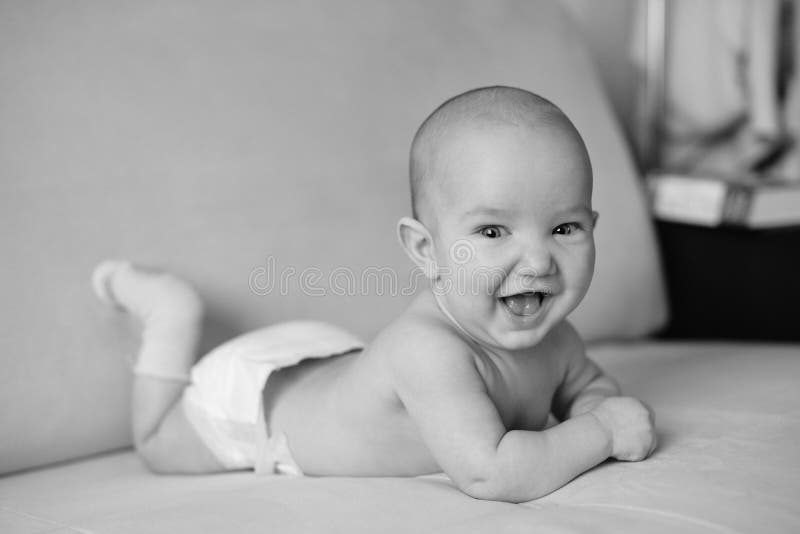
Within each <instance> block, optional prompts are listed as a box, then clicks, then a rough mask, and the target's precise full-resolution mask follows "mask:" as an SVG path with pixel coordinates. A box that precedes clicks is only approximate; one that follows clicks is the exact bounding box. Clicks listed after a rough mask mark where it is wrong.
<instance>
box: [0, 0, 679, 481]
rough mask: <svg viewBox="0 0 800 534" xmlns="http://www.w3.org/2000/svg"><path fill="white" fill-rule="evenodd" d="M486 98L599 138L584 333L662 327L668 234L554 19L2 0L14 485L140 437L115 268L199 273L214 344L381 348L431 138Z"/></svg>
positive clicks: (402, 280) (445, 7) (8, 409)
mask: <svg viewBox="0 0 800 534" xmlns="http://www.w3.org/2000/svg"><path fill="white" fill-rule="evenodd" d="M491 84H506V85H515V86H521V87H526V88H530V89H532V90H534V91H536V92H539V93H541V94H543V95H545V96H547V97H549V98H551V99H553V100H554V101H555V102H556V103H558V104H559V105H561V106H562V107H563V108H564V109H565V111H566V112H567V113H568V114H569V115H570V116H571V117H572V118H573V120H574V122H575V123H576V124H577V126H578V128H579V129H580V130H581V131H582V132H583V134H584V136H585V138H586V142H587V144H588V147H589V152H590V154H591V157H592V160H593V164H594V170H595V176H596V188H595V191H596V193H595V201H596V205H597V207H598V209H599V211H600V212H601V222H600V227H599V230H598V234H597V240H598V260H597V271H596V279H595V282H594V285H593V287H592V289H591V291H590V294H589V295H588V297H587V298H586V300H585V303H584V304H583V305H582V306H581V307H580V309H579V310H577V311H576V312H575V314H574V320H575V323H576V324H577V325H578V328H579V329H580V330H581V332H582V333H583V334H584V335H585V336H587V337H588V338H590V339H597V338H608V337H618V338H619V337H636V336H640V335H643V334H646V333H648V332H650V331H651V330H652V329H653V328H654V327H656V326H657V325H659V324H660V323H661V322H662V320H663V318H664V313H665V307H664V299H663V295H662V289H661V278H660V274H659V270H658V263H657V258H656V254H655V246H654V243H653V237H652V231H651V227H650V224H649V222H648V221H647V219H646V214H645V208H644V204H643V202H642V197H641V194H640V191H639V188H638V183H637V177H636V175H635V173H634V169H633V166H632V165H631V160H630V158H629V155H628V152H627V150H626V148H625V146H624V145H623V142H622V139H621V135H620V131H619V128H618V126H617V124H616V123H615V121H614V119H613V118H612V116H611V114H610V111H609V106H608V104H607V102H606V99H605V98H604V96H603V94H602V91H601V88H600V87H599V84H598V81H597V78H596V76H595V73H594V70H593V67H592V65H591V63H590V61H589V59H588V56H587V52H586V50H585V49H584V47H583V45H582V44H581V42H580V39H579V38H578V36H577V35H576V30H575V28H574V27H573V25H572V23H571V21H570V20H568V19H567V18H566V17H565V16H564V14H563V12H562V10H561V8H560V6H559V4H557V3H553V2H549V1H546V0H539V1H528V0H503V1H495V2H483V1H480V0H470V1H463V0H458V1H457V0H447V1H442V2H436V3H430V2H426V1H423V0H418V1H409V2H390V1H378V2H376V1H365V0H341V1H337V2H335V3H332V2H325V1H311V2H290V1H277V0H276V1H272V2H233V3H230V2H217V1H212V0H200V1H195V0H193V1H188V0H169V1H163V0H142V1H139V2H131V3H118V2H114V3H108V2H101V1H98V0H78V1H76V2H71V3H70V4H69V6H67V5H61V4H59V3H39V2H5V3H2V4H1V5H0V93H2V95H3V105H2V106H0V176H2V177H3V178H2V180H1V181H0V239H1V240H2V243H3V253H4V254H3V256H4V258H3V261H2V262H0V294H1V295H2V297H3V302H4V303H6V306H8V308H7V309H8V312H7V313H6V314H5V315H4V321H3V322H2V324H1V325H0V354H2V356H1V357H2V370H3V372H2V373H0V406H2V410H3V417H2V421H3V434H4V439H2V440H0V472H4V471H10V470H15V469H20V468H24V467H28V466H32V465H37V464H41V463H45V462H52V461H56V460H61V459H64V458H70V457H74V456H79V455H83V454H89V453H93V452H97V451H103V450H109V449H113V448H115V447H121V446H125V445H127V444H129V443H130V436H129V431H128V416H127V411H128V388H129V376H128V370H127V366H126V364H125V362H124V357H123V356H125V355H127V356H130V355H131V354H132V353H134V351H135V348H136V332H137V325H136V324H134V323H133V322H131V321H129V319H127V318H126V317H123V316H121V315H119V314H117V313H115V312H114V311H113V310H110V309H107V308H104V307H103V306H101V305H100V304H99V303H98V302H96V301H95V300H94V298H93V297H92V294H91V292H90V290H89V285H88V276H89V273H90V271H91V269H92V267H93V265H94V264H95V263H97V262H98V261H99V260H101V259H103V258H106V257H124V258H132V259H134V260H135V261H138V262H142V263H146V264H154V265H160V266H163V267H166V268H169V269H172V270H174V271H176V272H178V273H179V274H181V275H183V276H185V277H187V278H188V279H189V280H191V281H192V282H194V283H195V284H196V285H197V286H198V287H199V288H200V291H201V293H202V294H203V297H204V298H205V299H206V301H207V302H208V303H209V320H208V324H207V329H206V332H207V339H206V340H205V343H204V346H205V347H206V348H208V347H210V346H212V345H213V344H215V343H217V342H219V341H221V340H223V339H225V338H226V337H230V336H232V335H234V334H236V333H240V332H242V331H244V330H248V329H252V328H255V327H258V326H262V325H264V324H268V323H271V322H274V321H277V320H282V319H289V318H302V319H321V320H326V321H333V322H336V323H338V324H340V325H341V326H343V327H345V328H348V329H350V330H352V331H354V332H355V333H356V334H358V335H360V336H362V337H365V338H369V336H370V335H372V334H374V333H375V332H376V331H377V330H378V329H379V328H381V327H382V326H383V325H385V324H386V323H387V322H388V321H389V320H391V319H392V318H393V317H395V316H396V315H397V314H398V313H399V312H400V311H401V310H402V309H403V307H404V306H406V304H407V302H408V295H407V294H408V293H411V292H413V291H411V289H413V287H414V286H415V285H421V284H422V283H423V280H422V278H421V277H420V276H417V277H414V276H412V270H411V265H410V262H409V261H408V260H407V259H406V258H405V256H404V254H403V252H402V251H401V249H400V247H399V246H398V245H397V243H396V241H395V237H394V236H395V223H396V221H397V219H398V218H399V217H401V216H403V215H406V214H408V213H409V211H410V208H409V200H408V190H407V184H406V176H407V168H406V167H407V151H408V146H409V144H410V140H411V137H412V135H413V133H414V131H415V128H416V127H417V126H418V124H419V123H420V122H421V120H422V119H423V118H424V117H425V116H426V115H427V114H428V113H429V112H430V111H431V110H432V109H433V108H434V107H435V106H436V105H438V104H439V103H440V102H442V101H443V100H444V99H445V98H447V97H449V96H452V95H454V94H456V93H458V92H461V91H464V90H466V89H470V88H473V87H477V86H483V85H491ZM331 281H332V282H333V287H332V286H331V284H330V282H331ZM401 293H402V294H401Z"/></svg>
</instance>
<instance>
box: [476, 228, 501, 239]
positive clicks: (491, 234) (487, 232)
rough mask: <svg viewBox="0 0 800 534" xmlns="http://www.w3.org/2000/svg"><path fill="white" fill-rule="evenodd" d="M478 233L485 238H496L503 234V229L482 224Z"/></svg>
mask: <svg viewBox="0 0 800 534" xmlns="http://www.w3.org/2000/svg"><path fill="white" fill-rule="evenodd" d="M478 233H480V234H481V235H482V236H483V237H485V238H487V239H497V238H498V237H501V236H502V235H503V230H502V229H501V228H500V227H499V226H484V227H483V228H481V229H480V230H478Z"/></svg>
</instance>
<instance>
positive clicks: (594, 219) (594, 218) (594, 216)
mask: <svg viewBox="0 0 800 534" xmlns="http://www.w3.org/2000/svg"><path fill="white" fill-rule="evenodd" d="M599 218H600V214H599V213H597V212H596V211H593V212H592V229H595V228H597V219H599Z"/></svg>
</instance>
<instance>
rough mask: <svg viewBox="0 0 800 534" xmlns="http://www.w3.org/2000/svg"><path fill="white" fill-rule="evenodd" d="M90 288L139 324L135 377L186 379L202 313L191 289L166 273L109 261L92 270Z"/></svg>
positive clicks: (127, 263) (194, 292) (195, 352)
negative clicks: (136, 319)
mask: <svg viewBox="0 0 800 534" xmlns="http://www.w3.org/2000/svg"><path fill="white" fill-rule="evenodd" d="M92 286H93V287H94V291H95V294H96V295H97V297H98V298H99V299H100V300H102V301H104V302H107V303H109V304H112V305H115V306H117V307H118V308H120V309H122V310H124V311H127V312H128V313H130V314H131V315H133V316H134V317H136V318H138V319H139V320H140V321H142V325H143V330H142V345H141V348H140V349H139V354H138V356H137V359H136V364H135V365H134V369H133V372H134V373H135V374H138V375H148V376H154V377H157V378H163V379H167V380H181V381H189V373H190V370H191V368H192V365H193V364H194V361H195V358H196V355H197V345H198V342H199V338H200V326H201V322H202V315H203V305H202V302H201V300H200V297H199V295H198V294H197V291H195V289H194V288H193V287H192V286H191V285H189V284H188V283H187V282H185V281H183V280H181V279H180V278H178V277H176V276H174V275H171V274H169V273H166V272H162V271H155V270H153V269H147V268H144V267H139V266H135V265H133V264H131V263H130V262H128V261H121V260H109V261H104V262H102V263H100V264H99V265H98V266H97V267H95V269H94V272H93V273H92Z"/></svg>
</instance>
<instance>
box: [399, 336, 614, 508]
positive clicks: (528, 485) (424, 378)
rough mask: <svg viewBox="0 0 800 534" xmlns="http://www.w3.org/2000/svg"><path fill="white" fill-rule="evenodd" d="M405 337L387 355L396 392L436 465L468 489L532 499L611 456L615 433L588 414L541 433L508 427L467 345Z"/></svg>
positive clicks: (470, 492) (475, 494) (496, 497)
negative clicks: (399, 348) (396, 350)
mask: <svg viewBox="0 0 800 534" xmlns="http://www.w3.org/2000/svg"><path fill="white" fill-rule="evenodd" d="M405 341H406V343H404V344H401V345H399V346H401V347H404V348H403V350H402V351H398V352H397V353H393V354H390V356H389V360H390V367H391V371H392V374H393V376H394V380H395V387H396V390H397V393H398V395H399V396H400V399H401V401H402V402H403V404H404V405H405V407H406V409H407V410H408V412H409V414H410V415H411V416H412V417H413V419H414V421H415V422H416V424H417V426H418V427H419V429H420V431H421V433H422V436H423V439H424V440H425V443H426V444H427V445H428V447H429V448H430V450H431V452H432V454H433V456H434V457H435V459H436V461H437V462H438V464H439V466H440V467H441V468H442V469H443V470H444V471H445V472H446V473H447V474H448V475H449V476H450V478H451V479H452V480H453V481H454V482H455V483H456V485H457V486H458V487H459V488H460V489H461V490H462V491H463V492H464V493H466V494H468V495H471V496H473V497H476V498H480V499H492V500H503V501H510V502H523V501H528V500H531V499H535V498H537V497H541V496H543V495H546V494H548V493H550V492H551V491H553V490H555V489H557V488H559V487H561V486H562V485H564V484H565V483H567V482H569V481H570V480H571V479H573V478H574V477H576V476H577V475H579V474H580V473H582V472H584V471H586V470H587V469H589V468H591V467H593V466H594V465H596V464H598V463H600V462H602V461H603V460H605V459H606V458H608V456H609V455H610V454H611V452H612V436H611V434H610V432H609V431H608V429H607V428H606V427H605V426H604V425H603V424H602V423H601V422H600V420H599V419H598V417H597V416H595V415H593V414H591V413H587V414H582V415H576V416H575V417H573V418H571V419H570V420H568V421H566V422H564V423H561V424H560V425H557V426H555V427H553V428H550V429H548V430H545V431H541V432H532V431H524V430H512V431H506V429H505V426H504V425H503V422H502V420H501V418H500V414H499V413H498V411H497V408H496V407H495V405H494V403H493V402H492V400H491V399H490V398H489V395H488V392H487V390H486V386H485V384H484V382H483V379H482V378H481V375H480V373H479V372H478V369H477V368H476V365H475V362H474V360H473V358H472V355H471V354H470V353H469V351H468V349H466V348H465V347H464V345H463V343H461V342H460V341H458V340H453V339H449V338H446V337H445V338H443V337H442V336H432V337H428V336H422V335H419V333H416V335H414V336H406V337H405ZM409 345H411V346H409Z"/></svg>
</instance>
